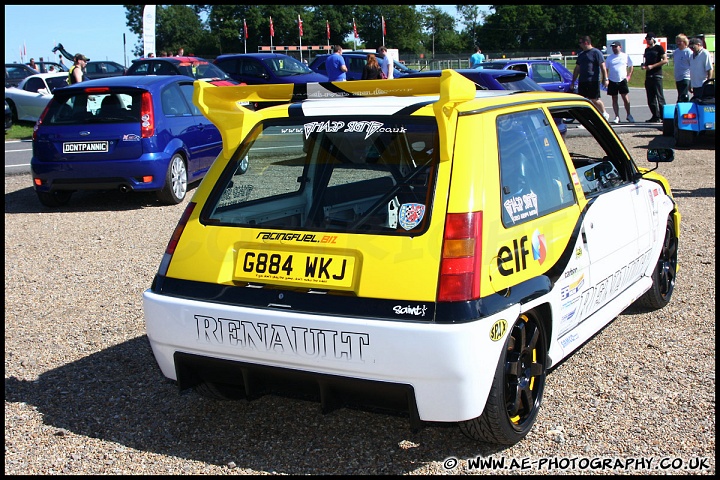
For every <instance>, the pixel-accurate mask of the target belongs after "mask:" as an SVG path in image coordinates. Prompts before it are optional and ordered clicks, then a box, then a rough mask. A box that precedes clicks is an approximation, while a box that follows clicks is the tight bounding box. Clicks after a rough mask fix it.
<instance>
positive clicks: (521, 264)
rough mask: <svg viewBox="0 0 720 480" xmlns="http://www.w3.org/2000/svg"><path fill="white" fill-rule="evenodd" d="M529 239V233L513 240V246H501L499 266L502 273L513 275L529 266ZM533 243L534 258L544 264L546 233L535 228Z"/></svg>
mask: <svg viewBox="0 0 720 480" xmlns="http://www.w3.org/2000/svg"><path fill="white" fill-rule="evenodd" d="M529 241H530V240H528V237H527V235H523V236H522V237H521V238H520V239H515V240H513V243H512V248H511V247H510V246H508V245H503V246H502V247H500V250H498V253H497V267H498V271H499V272H500V274H501V275H503V276H508V275H512V274H513V273H517V272H520V271H522V270H525V269H526V268H527V256H528V254H530V250H528V247H527V243H528V242H529ZM531 244H532V255H533V259H534V260H537V262H538V263H539V264H540V265H542V264H543V262H545V258H546V256H547V243H546V241H545V235H543V234H541V233H540V231H539V230H535V232H534V233H533V236H532V241H531Z"/></svg>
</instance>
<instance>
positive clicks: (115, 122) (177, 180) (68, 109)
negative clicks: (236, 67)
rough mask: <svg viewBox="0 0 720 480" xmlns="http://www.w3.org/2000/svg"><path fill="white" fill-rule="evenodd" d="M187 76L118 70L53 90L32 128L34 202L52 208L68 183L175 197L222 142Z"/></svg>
mask: <svg viewBox="0 0 720 480" xmlns="http://www.w3.org/2000/svg"><path fill="white" fill-rule="evenodd" d="M193 81H194V79H192V78H190V77H186V76H182V75H174V76H168V75H160V76H154V75H153V76H121V77H109V78H103V79H98V80H89V81H85V82H81V83H77V84H75V85H72V86H68V87H64V88H60V89H58V90H56V91H55V94H54V96H53V98H52V100H51V101H50V103H49V104H48V106H47V108H46V110H45V112H44V113H43V114H42V116H41V117H40V119H39V120H38V122H37V124H36V126H35V131H34V133H33V156H32V160H31V161H30V167H31V171H32V179H33V187H34V189H35V192H36V193H37V195H38V198H39V200H40V202H41V203H42V204H43V205H46V206H49V207H57V206H61V205H64V204H66V203H67V202H68V201H69V200H70V197H71V195H72V193H73V192H74V191H76V190H109V189H120V190H122V191H127V192H130V191H156V192H157V195H158V198H159V199H160V201H162V202H163V203H167V204H177V203H180V202H182V201H183V199H184V198H185V195H186V193H187V188H188V184H189V183H192V182H195V181H197V180H200V179H201V178H202V177H203V176H204V175H205V173H206V172H207V171H208V169H209V168H210V165H211V164H212V163H213V161H214V160H215V158H216V157H217V156H218V154H219V153H220V151H221V149H222V138H221V136H220V132H219V131H218V129H217V127H215V125H213V124H212V123H211V122H210V121H209V120H207V119H206V118H205V117H204V116H203V115H202V113H201V112H200V110H198V108H197V107H196V106H195V105H194V104H193V103H192V96H193ZM218 88H223V87H218Z"/></svg>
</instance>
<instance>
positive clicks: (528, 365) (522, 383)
mask: <svg viewBox="0 0 720 480" xmlns="http://www.w3.org/2000/svg"><path fill="white" fill-rule="evenodd" d="M546 364H547V339H546V337H545V331H544V328H543V325H542V323H541V321H540V319H539V317H537V316H536V315H535V314H533V313H532V312H527V313H524V314H522V315H520V317H519V318H518V319H517V320H516V321H515V324H514V325H513V327H512V330H511V331H510V333H509V335H508V337H507V340H506V341H505V348H504V349H503V353H502V355H501V356H500V360H499V362H498V366H497V369H496V370H495V377H494V378H493V384H492V387H491V388H490V394H489V395H488V398H487V402H486V404H485V410H484V411H483V413H482V415H480V416H479V417H477V418H473V419H472V420H466V421H464V422H460V423H459V425H460V430H461V431H462V432H463V433H464V434H465V435H466V436H468V437H470V438H471V439H473V440H478V441H481V442H488V443H495V444H500V445H514V444H516V443H518V442H519V441H520V440H522V439H523V438H525V436H526V435H527V434H528V432H530V429H531V428H532V426H533V425H534V423H535V419H536V418H537V414H538V411H539V410H540V403H541V402H542V395H543V390H544V389H545V370H546Z"/></svg>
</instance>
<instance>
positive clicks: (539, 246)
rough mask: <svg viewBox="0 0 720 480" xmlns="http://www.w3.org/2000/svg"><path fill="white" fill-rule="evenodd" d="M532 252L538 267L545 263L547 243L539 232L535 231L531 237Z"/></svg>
mask: <svg viewBox="0 0 720 480" xmlns="http://www.w3.org/2000/svg"><path fill="white" fill-rule="evenodd" d="M532 250H533V258H534V259H535V260H537V261H538V263H539V264H540V265H542V264H543V263H544V262H545V258H546V257H547V242H546V241H545V235H543V234H542V233H540V230H535V231H534V232H533V236H532Z"/></svg>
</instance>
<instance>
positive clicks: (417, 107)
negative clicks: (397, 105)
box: [393, 100, 435, 115]
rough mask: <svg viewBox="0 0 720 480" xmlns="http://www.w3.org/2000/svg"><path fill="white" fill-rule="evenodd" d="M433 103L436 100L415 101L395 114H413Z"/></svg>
mask: <svg viewBox="0 0 720 480" xmlns="http://www.w3.org/2000/svg"><path fill="white" fill-rule="evenodd" d="M433 103H435V100H427V101H425V102H418V103H414V104H412V105H409V106H407V107H405V108H403V109H401V110H399V111H397V112H395V113H394V114H393V115H412V114H413V113H415V112H417V111H418V110H420V109H421V108H423V107H424V106H426V105H431V104H433Z"/></svg>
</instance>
